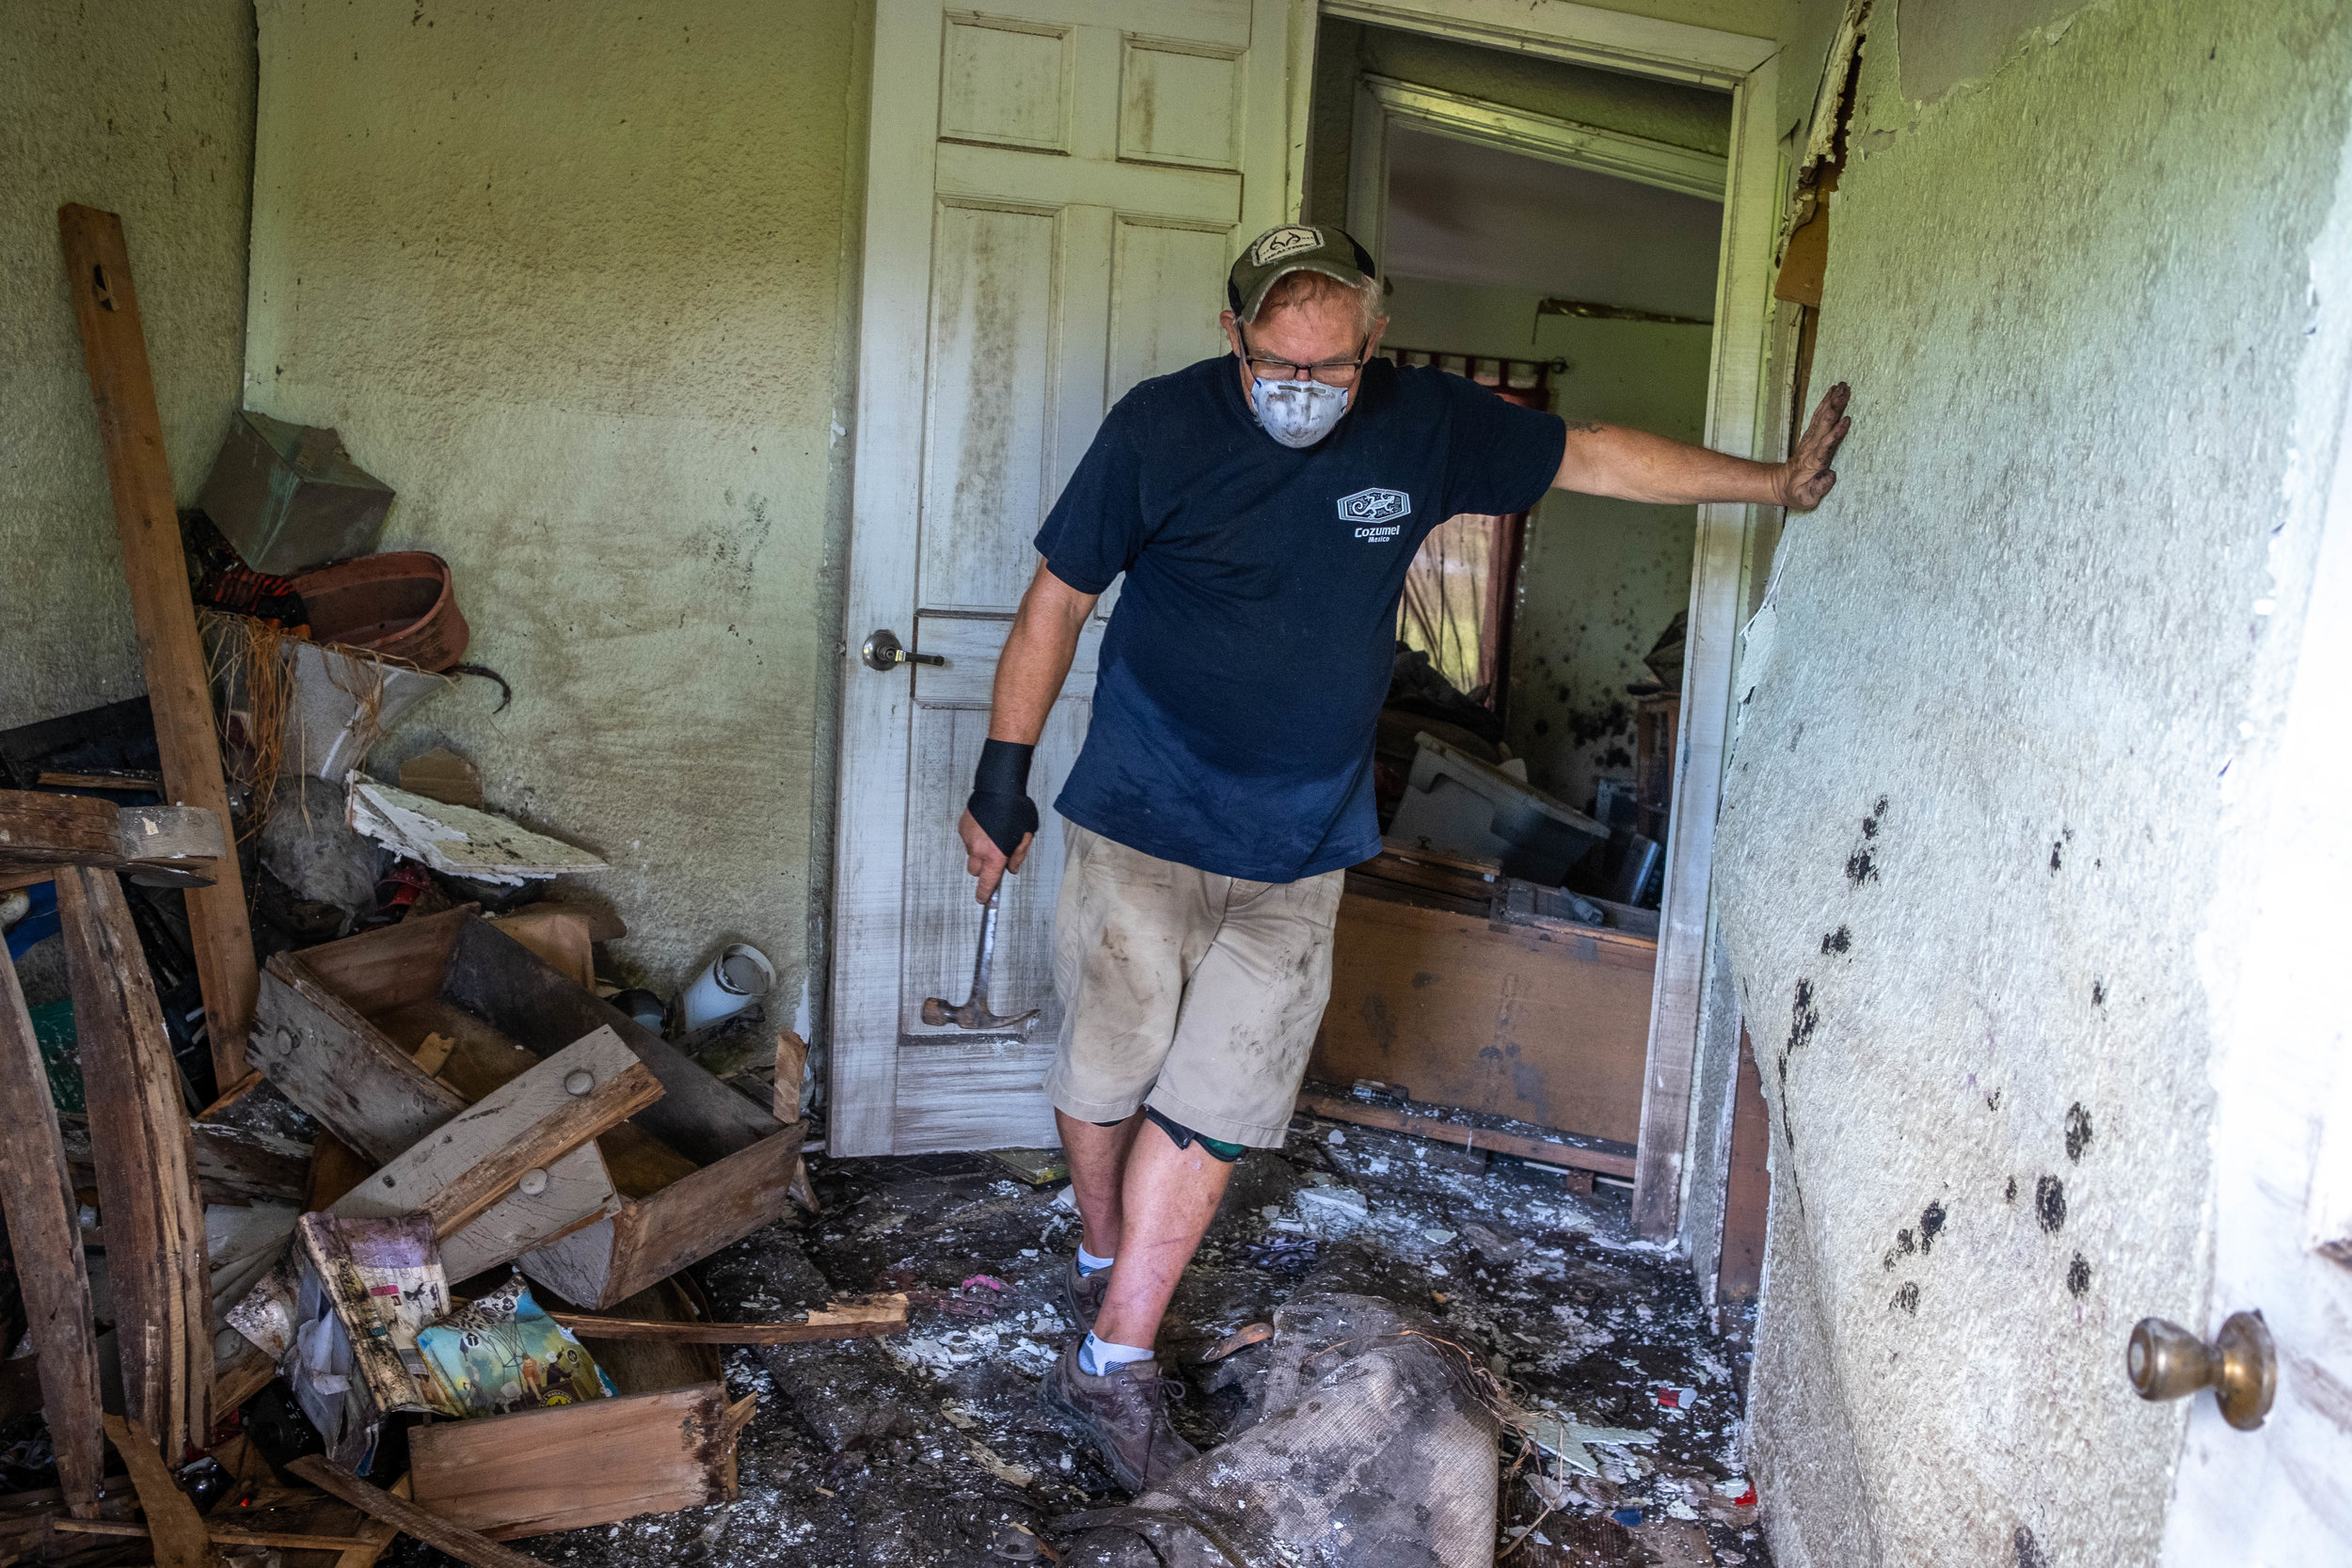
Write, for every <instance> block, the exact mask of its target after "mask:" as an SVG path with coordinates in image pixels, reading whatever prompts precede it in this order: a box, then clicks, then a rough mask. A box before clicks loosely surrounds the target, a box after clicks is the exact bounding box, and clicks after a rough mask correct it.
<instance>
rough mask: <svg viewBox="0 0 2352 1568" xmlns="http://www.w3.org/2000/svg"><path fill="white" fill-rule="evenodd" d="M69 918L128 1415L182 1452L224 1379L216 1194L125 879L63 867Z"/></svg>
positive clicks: (60, 880)
mask: <svg viewBox="0 0 2352 1568" xmlns="http://www.w3.org/2000/svg"><path fill="white" fill-rule="evenodd" d="M57 913H58V916H59V919H60V921H61V923H62V925H63V929H64V936H65V954H66V974H67V977H68V979H69V980H70V982H71V983H72V990H73V1031H74V1035H75V1037H76V1041H77V1043H78V1045H79V1048H80V1052H81V1057H82V1083H83V1085H84V1086H85V1088H86V1089H87V1095H88V1101H89V1133H90V1157H91V1161H92V1164H94V1165H95V1166H96V1168H97V1174H98V1206H99V1223H100V1224H101V1225H103V1227H105V1231H106V1275H107V1282H108V1286H109V1288H110V1290H111V1291H112V1293H113V1296H114V1309H115V1330H116V1334H115V1337H116V1339H117V1341H118V1342H119V1345H120V1347H121V1356H122V1402H123V1410H124V1413H125V1414H126V1415H128V1416H129V1417H130V1418H132V1419H134V1420H135V1421H139V1422H141V1423H143V1424H144V1425H145V1426H146V1428H147V1430H148V1431H149V1432H150V1433H153V1434H154V1436H155V1438H156V1439H157V1440H158V1441H160V1442H161V1443H162V1444H163V1445H164V1446H165V1448H166V1449H167V1451H168V1452H169V1453H170V1454H171V1455H172V1457H173V1458H175V1459H177V1458H178V1457H179V1456H180V1455H182V1454H183V1453H185V1452H186V1451H187V1449H189V1448H190V1447H191V1446H192V1445H195V1444H199V1443H201V1442H202V1441H203V1440H204V1437H205V1433H206V1432H207V1430H208V1428H209V1426H210V1419H209V1416H208V1414H207V1412H208V1408H209V1401H210V1395H211V1392H212V1384H213V1336H212V1280H211V1273H210V1270H209V1269H208V1268H207V1267H206V1264H205V1256H204V1202H203V1199H202V1197H201V1196H199V1194H198V1192H197V1183H196V1150H195V1146H194V1143H193V1141H192V1140H191V1138H190V1137H189V1134H188V1117H187V1111H186V1109H185V1105H186V1101H184V1100H183V1098H182V1093H181V1086H180V1071H179V1068H178V1066H177V1064H175V1063H174V1062H173V1060H172V1056H171V1041H170V1038H169V1037H168V1036H167V1035H166V1034H165V1033H164V1015H163V1012H162V1010H161V1009H160V1008H159V1007H158V1006H156V1002H155V985H154V982H153V981H152V980H151V979H150V978H149V976H148V973H147V957H146V955H145V954H144V953H143V952H141V951H140V948H139V939H138V931H137V929H136V927H134V926H133V925H132V924H131V908H130V905H129V904H128V903H126V902H125V901H124V899H123V895H122V884H121V882H120V881H119V880H118V879H117V878H116V876H115V874H114V873H113V872H111V871H93V870H90V869H89V868H88V867H87V866H72V867H69V868H67V869H65V870H63V871H60V872H58V873H57Z"/></svg>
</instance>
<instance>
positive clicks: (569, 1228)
mask: <svg viewBox="0 0 2352 1568" xmlns="http://www.w3.org/2000/svg"><path fill="white" fill-rule="evenodd" d="M546 1170H547V1176H548V1184H547V1186H546V1188H545V1189H544V1190H542V1191H540V1192H537V1193H525V1192H522V1191H521V1190H519V1189H517V1190H516V1191H515V1192H511V1193H509V1194H507V1195H506V1196H504V1197H502V1198H501V1199H499V1200H498V1201H497V1202H496V1203H494V1204H492V1205H490V1207H489V1209H488V1210H487V1211H485V1212H484V1213H483V1215H482V1216H481V1218H479V1219H477V1220H475V1221H474V1222H473V1223H472V1224H471V1225H469V1226H467V1227H465V1228H464V1229H462V1230H460V1231H458V1232H456V1233H455V1234H454V1235H452V1236H449V1237H446V1238H444V1239H443V1240H442V1242H441V1264H442V1266H443V1267H444V1268H446V1269H447V1270H448V1271H449V1278H450V1282H451V1283H452V1284H455V1283H456V1282H457V1281H459V1280H462V1279H470V1278H472V1277H473V1276H474V1275H478V1274H482V1273H485V1272H486V1271H487V1270H490V1269H494V1268H497V1267H498V1266H499V1265H500V1264H501V1263H511V1262H513V1261H514V1260H515V1259H517V1258H519V1257H521V1256H522V1255H523V1254H524V1253H526V1252H529V1251H531V1250H532V1248H533V1247H539V1246H545V1245H547V1244H548V1243H550V1242H558V1241H561V1240H562V1239H563V1238H564V1237H566V1236H569V1235H571V1234H572V1233H573V1232H574V1231H576V1230H579V1229H580V1228H582V1227H586V1226H592V1225H595V1224H596V1223H597V1222H598V1221H599V1220H602V1219H605V1218H606V1217H608V1216H609V1215H612V1214H616V1213H618V1212H620V1210H621V1196H620V1195H619V1194H618V1193H617V1192H615V1191H614V1190H613V1186H612V1172H610V1171H609V1170H607V1169H606V1168H605V1164H604V1154H603V1151H602V1150H601V1149H599V1148H597V1146H596V1144H595V1143H593V1142H591V1143H585V1144H582V1145H581V1146H580V1148H575V1149H573V1150H571V1151H570V1152H568V1153H566V1154H563V1155H560V1156H558V1157H557V1158H556V1159H554V1160H551V1161H549V1162H548V1164H547V1166H546Z"/></svg>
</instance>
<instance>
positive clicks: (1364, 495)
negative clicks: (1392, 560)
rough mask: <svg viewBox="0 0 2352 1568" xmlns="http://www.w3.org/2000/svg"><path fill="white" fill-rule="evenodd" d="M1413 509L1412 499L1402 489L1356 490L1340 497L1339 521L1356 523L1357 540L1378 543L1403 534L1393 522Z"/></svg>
mask: <svg viewBox="0 0 2352 1568" xmlns="http://www.w3.org/2000/svg"><path fill="white" fill-rule="evenodd" d="M1412 510H1413V498H1412V497H1410V496H1408V495H1406V493H1405V492H1404V491H1402V490H1377V489H1375V490H1359V491H1357V492H1356V493H1355V494H1354V495H1352V496H1342V497H1341V498H1340V521H1342V522H1343V523H1355V524H1358V525H1359V526H1358V528H1357V530H1356V537H1357V538H1359V539H1364V540H1370V541H1373V542H1375V543H1381V542H1385V541H1387V540H1391V539H1393V538H1395V537H1396V536H1397V535H1398V534H1400V533H1402V532H1404V531H1405V525H1404V524H1402V523H1399V522H1396V521H1394V520H1393V519H1395V518H1398V517H1402V516H1404V515H1406V513H1408V512H1410V511H1412Z"/></svg>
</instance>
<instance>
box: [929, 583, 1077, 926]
mask: <svg viewBox="0 0 2352 1568" xmlns="http://www.w3.org/2000/svg"><path fill="white" fill-rule="evenodd" d="M1098 597H1100V595H1099V594H1081V593H1079V592H1078V591H1077V590H1076V589H1074V588H1073V587H1071V586H1070V585H1069V584H1068V583H1066V582H1064V581H1062V579H1061V578H1057V577H1056V576H1055V575H1054V574H1053V571H1052V569H1051V568H1050V567H1048V566H1047V565H1046V563H1045V562H1043V561H1042V560H1041V561H1039V562H1038V563H1037V575H1036V576H1035V577H1033V578H1030V579H1029V589H1028V592H1027V593H1025V594H1022V595H1021V610H1020V613H1019V614H1017V615H1015V616H1014V617H1013V618H1012V630H1011V631H1010V632H1009V633H1007V634H1006V637H1005V651H1004V652H1003V653H1002V654H1001V655H999V656H998V657H997V660H996V684H995V687H994V688H993V690H992V691H991V692H990V694H989V709H988V738H989V740H990V742H991V743H992V744H991V746H990V750H991V751H992V752H995V753H996V754H995V756H994V757H993V758H984V759H983V760H982V764H981V776H980V781H979V788H978V789H977V790H975V791H974V793H973V804H972V806H968V807H966V808H965V810H964V813H963V819H962V820H961V821H960V822H958V823H957V824H956V831H957V832H958V833H959V834H961V836H962V839H963V853H964V868H965V869H966V870H968V871H970V872H971V873H972V875H973V876H975V877H977V878H978V879H979V882H978V885H977V887H976V888H974V890H973V891H974V893H975V894H976V895H977V897H978V898H979V901H980V902H981V903H983V904H985V903H987V902H988V900H989V898H990V896H991V895H993V894H994V893H995V891H996V884H997V883H998V882H1000V881H1002V880H1003V879H1004V876H1005V873H1006V871H1008V870H1012V871H1018V870H1020V869H1021V863H1022V862H1024V861H1025V860H1027V859H1028V858H1029V846H1030V844H1031V842H1033V840H1034V839H1035V837H1036V833H1035V832H1034V831H1031V830H1030V826H1029V825H1030V824H1033V823H1034V822H1035V820H1036V812H1037V808H1036V806H1035V805H1034V804H1033V803H1030V802H1029V800H1028V795H1027V788H1028V749H1029V748H1030V747H1032V746H1035V745H1036V744H1037V741H1038V736H1041V735H1043V734H1044V733H1045V720H1046V716H1047V715H1048V714H1050V713H1052V712H1053V710H1054V700H1055V699H1056V698H1057V697H1059V696H1060V695H1061V683H1062V682H1063V681H1064V680H1065V679H1067V678H1068V676H1069V674H1070V661H1071V660H1072V659H1073V658H1074V657H1077V653H1078V634H1079V633H1080V632H1082V631H1084V630H1085V629H1086V624H1087V617H1088V616H1089V615H1090V614H1092V613H1093V612H1094V601H1095V600H1096V599H1097V598H1098ZM998 742H1002V743H1004V745H1006V746H1009V747H1013V748H1018V752H1017V756H1016V755H1015V754H1014V753H1009V752H1004V751H1002V750H1000V749H999V747H998V746H997V745H996V744H995V743H998ZM1016 761H1017V764H1018V772H1019V778H1018V779H1017V780H1015V779H1012V778H1010V777H1006V778H992V777H991V773H992V771H994V770H1001V769H1003V768H1009V767H1011V766H1013V764H1014V763H1015V762H1016ZM1007 786H1009V787H1007ZM1007 796H1010V797H1016V798H1017V799H1018V800H1019V802H1020V803H1021V806H1023V807H1025V812H1024V813H1023V814H1022V815H1024V816H1025V817H1026V819H1027V820H1026V821H1025V822H1024V823H1023V824H1022V828H1023V831H1022V832H1021V835H1020V838H1019V840H1018V842H1016V843H1015V844H1014V846H1013V847H1012V849H1011V851H1010V852H1009V853H1008V852H1007V851H1006V849H1005V848H1004V847H1002V846H1001V845H1000V844H999V843H998V842H997V839H998V836H1000V835H1002V836H1010V832H1011V830H1009V829H1008V828H1007V826H1006V822H1005V820H1002V818H1005V817H1008V816H1009V814H1010V813H1009V808H1010V805H1011V802H1010V801H1009V800H1006V799H1005V797H1007ZM975 807H977V808H978V809H979V810H981V811H982V812H983V813H985V814H986V815H988V816H990V817H991V818H992V820H991V821H990V822H989V823H988V824H987V825H985V826H984V825H982V823H981V822H980V820H979V818H978V817H977V816H974V815H973V810H974V808H975ZM992 829H993V830H994V832H991V830H992Z"/></svg>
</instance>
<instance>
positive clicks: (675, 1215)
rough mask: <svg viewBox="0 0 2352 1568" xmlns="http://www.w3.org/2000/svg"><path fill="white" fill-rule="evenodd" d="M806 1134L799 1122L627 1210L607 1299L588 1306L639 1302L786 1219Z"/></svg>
mask: <svg viewBox="0 0 2352 1568" xmlns="http://www.w3.org/2000/svg"><path fill="white" fill-rule="evenodd" d="M807 1135H808V1124H807V1123H806V1122H794V1123H793V1124H792V1125H791V1126H790V1127H787V1128H786V1129H785V1130H784V1131H783V1132H778V1133H777V1134H776V1135H775V1136H774V1137H771V1138H767V1139H763V1140H762V1141H760V1142H759V1143H756V1144H754V1145H753V1146H752V1147H751V1148H747V1149H745V1150H743V1151H742V1152H741V1153H740V1154H730V1155H729V1156H727V1157H726V1158H725V1159H723V1160H722V1161H720V1162H719V1163H718V1164H712V1165H705V1166H704V1167H703V1168H702V1169H700V1170H698V1171H696V1172H695V1173H694V1174H693V1175H691V1176H690V1177H687V1178H685V1179H684V1180H679V1181H674V1182H672V1183H671V1184H670V1185H669V1186H667V1187H664V1188H662V1189H661V1190H660V1192H658V1193H656V1194H654V1195H653V1196H651V1197H648V1198H645V1199H644V1200H643V1201H641V1202H637V1203H633V1204H631V1205H629V1206H628V1208H627V1209H624V1210H623V1211H622V1212H620V1213H619V1214H618V1215H617V1216H615V1218H614V1220H613V1227H614V1238H613V1246H612V1274H611V1275H610V1277H609V1279H608V1280H607V1283H606V1287H605V1291H604V1293H603V1295H602V1297H601V1298H600V1299H599V1300H597V1301H596V1302H595V1303H593V1304H589V1305H595V1306H599V1307H601V1306H604V1305H607V1304H608V1303H611V1302H614V1301H618V1300H620V1299H621V1298H622V1297H624V1296H630V1295H635V1294H636V1293H637V1292H638V1291H642V1290H644V1289H645V1288H646V1287H647V1286H649V1285H651V1284H653V1282H654V1281H656V1280H658V1279H665V1278H667V1277H669V1276H670V1275H674V1274H675V1273H677V1272H678V1271H679V1270H680V1269H682V1268H684V1267H686V1266H687V1265H688V1264H689V1263H698V1262H700V1261H702V1260H703V1259H706V1258H707V1257H709V1256H710V1255H711V1254H712V1253H714V1252H716V1251H718V1250H719V1249H720V1248H721V1247H723V1246H729V1245H732V1244H733V1243H736V1242H739V1241H741V1240H742V1239H743V1238H744V1237H746V1236H748V1235H750V1234H751V1233H752V1232H753V1231H755V1230H756V1229H758V1228H759V1227H761V1226H763V1225H768V1224H771V1223H772V1222H774V1221H775V1220H776V1219H778V1218H780V1217H781V1216H782V1215H783V1213H784V1212H785V1209H786V1207H787V1205H788V1204H790V1203H791V1201H792V1196H791V1188H792V1173H793V1171H794V1170H795V1169H796V1168H798V1166H799V1165H800V1163H801V1143H802V1140H803V1138H805V1137H806V1136H807ZM583 1234H585V1232H583Z"/></svg>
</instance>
